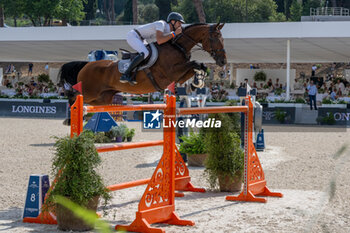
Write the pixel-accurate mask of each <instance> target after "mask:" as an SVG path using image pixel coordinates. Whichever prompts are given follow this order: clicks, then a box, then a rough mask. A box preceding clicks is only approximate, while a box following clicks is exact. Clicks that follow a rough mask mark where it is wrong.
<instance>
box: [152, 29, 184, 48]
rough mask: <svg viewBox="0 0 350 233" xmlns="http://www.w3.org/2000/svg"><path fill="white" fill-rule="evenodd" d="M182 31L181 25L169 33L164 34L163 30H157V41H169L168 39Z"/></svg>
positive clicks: (159, 42) (160, 42) (161, 42)
mask: <svg viewBox="0 0 350 233" xmlns="http://www.w3.org/2000/svg"><path fill="white" fill-rule="evenodd" d="M181 33H182V28H181V27H178V28H176V30H175V32H170V33H169V34H163V32H161V31H158V30H157V33H156V38H157V43H158V44H163V43H165V42H167V41H168V40H170V39H171V38H173V37H175V36H177V35H179V34H181ZM173 34H174V35H173Z"/></svg>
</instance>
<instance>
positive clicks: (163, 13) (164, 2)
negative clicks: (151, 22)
mask: <svg viewBox="0 0 350 233" xmlns="http://www.w3.org/2000/svg"><path fill="white" fill-rule="evenodd" d="M177 2H178V1H177V0H155V1H154V4H156V5H157V7H158V9H159V19H162V20H166V19H167V17H168V14H169V13H170V12H171V11H172V9H171V4H177ZM173 11H176V9H173ZM180 12H181V11H180ZM181 13H182V12H181ZM185 20H186V18H185Z"/></svg>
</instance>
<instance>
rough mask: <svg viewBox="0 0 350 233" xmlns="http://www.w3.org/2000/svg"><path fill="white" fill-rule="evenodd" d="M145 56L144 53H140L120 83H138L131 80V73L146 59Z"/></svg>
mask: <svg viewBox="0 0 350 233" xmlns="http://www.w3.org/2000/svg"><path fill="white" fill-rule="evenodd" d="M144 56H145V54H144V53H140V54H139V55H137V56H136V57H135V58H134V60H133V61H132V62H131V64H130V66H129V67H128V69H127V70H126V71H125V72H124V74H123V75H122V76H121V77H120V82H121V83H126V82H129V83H132V84H136V82H133V80H131V77H130V73H131V71H132V70H133V69H135V68H136V67H137V66H138V65H139V64H140V63H141V62H142V61H143V59H144Z"/></svg>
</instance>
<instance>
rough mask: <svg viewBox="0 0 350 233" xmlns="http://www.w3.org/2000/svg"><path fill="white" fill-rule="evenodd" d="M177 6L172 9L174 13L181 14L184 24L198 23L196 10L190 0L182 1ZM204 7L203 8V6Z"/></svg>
mask: <svg viewBox="0 0 350 233" xmlns="http://www.w3.org/2000/svg"><path fill="white" fill-rule="evenodd" d="M178 2H179V4H178V6H175V7H173V10H174V11H177V12H181V14H182V15H183V17H184V18H185V21H186V22H191V23H195V22H197V23H198V22H199V19H198V15H197V12H196V8H195V6H194V4H193V1H192V0H182V1H178ZM203 7H204V6H203Z"/></svg>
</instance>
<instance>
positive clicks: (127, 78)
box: [119, 74, 132, 83]
mask: <svg viewBox="0 0 350 233" xmlns="http://www.w3.org/2000/svg"><path fill="white" fill-rule="evenodd" d="M131 81H132V80H131V78H130V76H126V75H125V74H124V75H122V76H121V77H120V79H119V82H121V83H127V82H131Z"/></svg>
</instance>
